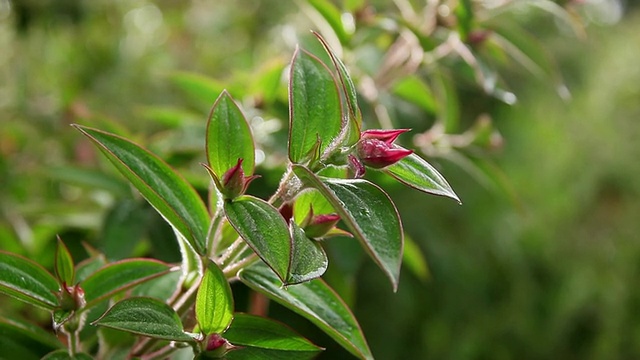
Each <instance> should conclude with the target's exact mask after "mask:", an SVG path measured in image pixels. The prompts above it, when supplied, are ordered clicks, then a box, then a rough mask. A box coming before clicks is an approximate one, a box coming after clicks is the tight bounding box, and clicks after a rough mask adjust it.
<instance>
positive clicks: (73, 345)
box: [67, 331, 78, 356]
mask: <svg viewBox="0 0 640 360" xmlns="http://www.w3.org/2000/svg"><path fill="white" fill-rule="evenodd" d="M67 337H68V339H69V355H71V356H74V355H75V354H76V352H77V351H78V332H77V331H70V332H68V333H67Z"/></svg>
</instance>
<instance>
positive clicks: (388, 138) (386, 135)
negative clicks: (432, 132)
mask: <svg viewBox="0 0 640 360" xmlns="http://www.w3.org/2000/svg"><path fill="white" fill-rule="evenodd" d="M407 131H411V129H390V130H383V129H373V130H365V131H363V132H362V134H361V135H360V139H363V140H366V139H376V140H380V141H383V142H385V143H387V144H389V145H391V144H392V143H393V142H394V141H396V139H397V138H398V136H400V134H402V133H406V132H407Z"/></svg>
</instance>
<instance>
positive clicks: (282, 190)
mask: <svg viewBox="0 0 640 360" xmlns="http://www.w3.org/2000/svg"><path fill="white" fill-rule="evenodd" d="M293 176H294V175H293V171H292V170H291V166H287V171H285V172H284V174H283V175H282V179H280V184H278V189H277V190H276V192H275V193H274V194H273V195H272V196H271V198H269V204H271V205H273V206H274V207H278V206H280V205H282V203H283V202H286V201H287V200H288V198H289V197H291V196H290V194H288V192H290V191H291V189H289V186H288V185H289V182H290V180H291V179H292V178H293Z"/></svg>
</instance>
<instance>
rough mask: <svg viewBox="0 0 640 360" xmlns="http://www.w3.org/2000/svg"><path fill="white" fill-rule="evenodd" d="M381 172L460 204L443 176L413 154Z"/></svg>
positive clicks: (415, 187) (417, 188)
mask: <svg viewBox="0 0 640 360" xmlns="http://www.w3.org/2000/svg"><path fill="white" fill-rule="evenodd" d="M382 171H384V172H385V173H387V174H389V175H391V176H392V177H393V178H395V179H396V180H398V181H400V182H401V183H403V184H405V185H407V186H410V187H412V188H414V189H416V190H420V191H423V192H426V193H429V194H434V195H441V196H446V197H450V198H452V199H453V200H456V201H457V202H460V198H458V195H456V193H455V192H454V191H453V189H452V188H451V186H450V185H449V183H447V180H445V178H444V176H442V175H441V174H440V173H439V172H438V170H436V169H435V168H434V167H433V166H431V164H429V163H428V162H427V161H426V160H424V159H423V158H421V157H420V156H418V155H416V154H415V153H414V154H411V155H409V156H407V157H405V158H403V159H402V160H400V161H398V162H397V163H395V164H393V165H391V166H387V167H386V168H385V169H384V170H382Z"/></svg>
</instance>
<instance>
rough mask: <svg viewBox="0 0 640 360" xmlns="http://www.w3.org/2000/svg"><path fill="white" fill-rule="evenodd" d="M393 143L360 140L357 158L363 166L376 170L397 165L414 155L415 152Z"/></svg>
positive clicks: (377, 140)
mask: <svg viewBox="0 0 640 360" xmlns="http://www.w3.org/2000/svg"><path fill="white" fill-rule="evenodd" d="M392 141H393V140H389V141H383V140H379V139H371V138H369V139H367V138H363V139H360V141H359V142H358V144H357V150H356V151H357V156H358V158H359V159H360V161H362V163H363V164H365V165H367V166H370V167H372V168H374V169H381V168H383V167H386V166H389V165H392V164H395V163H396V162H398V161H400V160H402V158H404V157H406V156H409V155H411V154H412V153H413V150H408V149H405V148H403V147H400V146H397V145H394V144H393V143H392Z"/></svg>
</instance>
